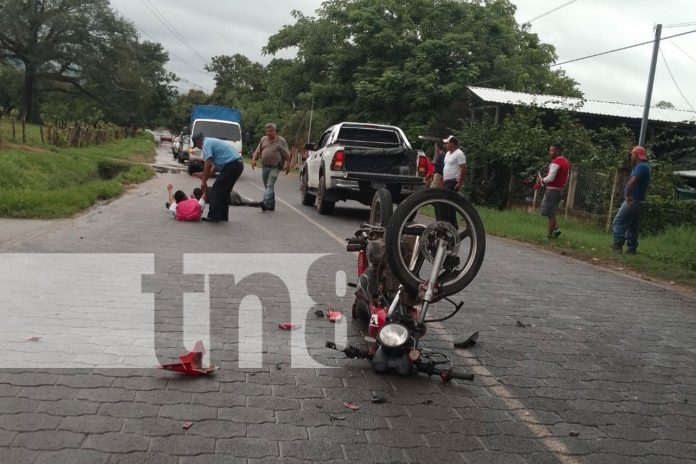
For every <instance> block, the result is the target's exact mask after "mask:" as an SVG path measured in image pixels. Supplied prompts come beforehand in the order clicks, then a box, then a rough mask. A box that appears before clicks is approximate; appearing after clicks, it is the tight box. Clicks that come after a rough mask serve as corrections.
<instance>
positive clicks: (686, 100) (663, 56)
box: [660, 48, 696, 111]
mask: <svg viewBox="0 0 696 464" xmlns="http://www.w3.org/2000/svg"><path fill="white" fill-rule="evenodd" d="M660 55H662V61H664V62H665V67H666V68H667V72H668V73H669V77H671V78H672V82H674V86H675V87H676V88H677V91H678V92H679V95H681V97H682V98H683V99H684V101H685V102H686V104H687V105H689V108H691V111H696V110H694V107H693V106H691V103H689V100H688V99H687V98H686V96H685V95H684V92H682V90H681V88H679V84H677V80H676V79H675V78H674V74H672V70H671V69H669V64H667V58H666V57H665V54H664V53H663V52H662V48H660Z"/></svg>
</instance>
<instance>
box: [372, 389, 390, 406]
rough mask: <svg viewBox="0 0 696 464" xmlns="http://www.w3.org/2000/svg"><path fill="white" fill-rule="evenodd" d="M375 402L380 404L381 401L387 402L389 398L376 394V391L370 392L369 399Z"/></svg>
mask: <svg viewBox="0 0 696 464" xmlns="http://www.w3.org/2000/svg"><path fill="white" fill-rule="evenodd" d="M370 401H372V402H373V403H375V404H382V403H388V402H389V400H387V399H386V398H385V397H384V396H382V395H378V394H377V392H372V399H371V400H370Z"/></svg>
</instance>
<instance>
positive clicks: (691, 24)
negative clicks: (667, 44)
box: [662, 22, 696, 29]
mask: <svg viewBox="0 0 696 464" xmlns="http://www.w3.org/2000/svg"><path fill="white" fill-rule="evenodd" d="M694 25H696V22H690V23H679V24H667V25H666V26H662V28H663V29H669V28H672V27H689V26H694Z"/></svg>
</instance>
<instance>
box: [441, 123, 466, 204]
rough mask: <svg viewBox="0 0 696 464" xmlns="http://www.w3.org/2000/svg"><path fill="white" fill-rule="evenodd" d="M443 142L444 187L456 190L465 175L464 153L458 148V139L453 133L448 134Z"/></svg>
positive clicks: (461, 183) (458, 189)
mask: <svg viewBox="0 0 696 464" xmlns="http://www.w3.org/2000/svg"><path fill="white" fill-rule="evenodd" d="M443 142H445V143H446V144H447V153H445V168H444V170H443V172H442V180H443V182H444V188H445V189H447V190H454V191H455V192H458V191H460V190H461V189H462V187H463V186H464V177H466V155H464V152H463V151H462V150H461V149H460V148H459V140H457V138H456V137H455V136H454V135H450V136H449V137H447V138H446V139H444V140H443Z"/></svg>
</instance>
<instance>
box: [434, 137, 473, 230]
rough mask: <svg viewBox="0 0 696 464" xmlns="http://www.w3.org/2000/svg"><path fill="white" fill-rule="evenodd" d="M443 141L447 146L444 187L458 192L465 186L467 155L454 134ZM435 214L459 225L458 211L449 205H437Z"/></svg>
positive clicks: (439, 219)
mask: <svg viewBox="0 0 696 464" xmlns="http://www.w3.org/2000/svg"><path fill="white" fill-rule="evenodd" d="M442 141H443V142H444V143H445V144H446V148H447V153H445V167H444V168H443V170H442V188H444V189H446V190H454V191H455V192H458V191H460V190H461V189H462V187H463V186H464V177H466V155H464V152H463V151H462V150H461V149H460V148H459V140H457V138H456V137H455V136H454V135H450V136H449V137H447V138H446V139H443V140H442ZM435 216H436V218H437V220H438V221H448V222H449V223H451V224H452V225H454V226H455V227H456V226H457V213H456V212H455V210H454V209H453V208H451V207H449V206H444V205H435Z"/></svg>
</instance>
